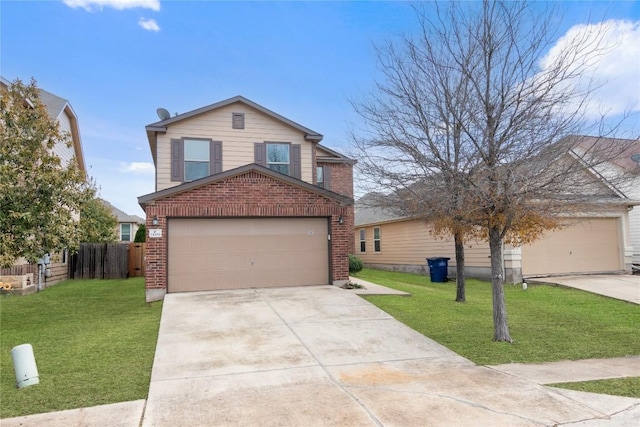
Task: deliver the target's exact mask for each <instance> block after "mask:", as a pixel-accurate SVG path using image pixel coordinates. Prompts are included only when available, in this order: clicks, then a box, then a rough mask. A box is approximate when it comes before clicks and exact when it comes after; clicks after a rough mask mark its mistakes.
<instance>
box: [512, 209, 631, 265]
mask: <svg viewBox="0 0 640 427" xmlns="http://www.w3.org/2000/svg"><path fill="white" fill-rule="evenodd" d="M622 268H623V267H622V265H621V254H620V235H619V221H618V219H616V218H597V219H596V218H593V219H585V220H582V221H580V222H577V223H573V224H571V225H569V226H568V227H566V228H563V229H560V230H556V231H551V232H549V233H548V234H547V236H546V237H544V238H543V239H541V240H538V241H536V242H534V243H532V244H530V245H525V246H523V247H522V274H523V275H525V276H532V275H544V274H569V273H594V272H605V271H619V270H621V269H622Z"/></svg>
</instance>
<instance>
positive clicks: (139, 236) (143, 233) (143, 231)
mask: <svg viewBox="0 0 640 427" xmlns="http://www.w3.org/2000/svg"><path fill="white" fill-rule="evenodd" d="M146 240H147V226H146V225H144V224H140V227H139V228H138V231H136V237H135V238H134V239H133V241H134V243H144V242H145V241H146Z"/></svg>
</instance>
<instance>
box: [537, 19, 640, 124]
mask: <svg viewBox="0 0 640 427" xmlns="http://www.w3.org/2000/svg"><path fill="white" fill-rule="evenodd" d="M578 42H580V45H582V46H583V48H585V49H584V52H585V54H584V55H582V56H581V57H579V58H575V61H574V64H575V67H582V66H586V68H587V70H588V73H586V74H585V75H583V76H581V78H580V79H579V81H577V86H575V88H576V89H577V90H578V91H589V90H591V95H590V100H589V102H588V103H587V104H586V105H585V114H586V116H587V118H591V119H597V118H599V117H601V115H603V114H605V115H607V116H613V115H618V114H621V113H624V112H632V111H640V66H639V64H640V49H639V48H638V46H640V21H636V22H631V21H624V20H608V21H605V22H600V23H597V24H588V25H584V24H581V25H576V26H573V27H572V28H570V29H569V31H567V33H566V34H565V35H564V36H562V37H561V38H560V39H558V41H557V43H556V44H555V45H554V46H553V47H552V48H551V49H550V50H549V53H548V54H547V55H546V56H545V57H544V58H543V59H542V61H541V62H540V64H541V66H542V68H543V69H546V68H547V67H549V66H551V64H553V62H554V60H556V59H557V58H558V55H561V52H563V51H566V49H568V48H570V47H572V46H573V47H575V46H576V43H578ZM576 69H577V68H576ZM590 88H591V89H590Z"/></svg>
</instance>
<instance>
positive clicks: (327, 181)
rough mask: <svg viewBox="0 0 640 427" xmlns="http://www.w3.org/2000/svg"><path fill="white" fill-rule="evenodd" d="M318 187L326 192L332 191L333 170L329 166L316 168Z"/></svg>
mask: <svg viewBox="0 0 640 427" xmlns="http://www.w3.org/2000/svg"><path fill="white" fill-rule="evenodd" d="M316 185H317V186H318V187H322V188H324V189H326V190H330V189H331V168H329V167H327V166H318V167H316Z"/></svg>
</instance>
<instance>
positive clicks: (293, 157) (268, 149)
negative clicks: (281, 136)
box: [254, 141, 302, 179]
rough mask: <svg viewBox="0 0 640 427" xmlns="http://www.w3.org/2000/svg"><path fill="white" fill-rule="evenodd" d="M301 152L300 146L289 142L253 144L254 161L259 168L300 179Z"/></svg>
mask: <svg viewBox="0 0 640 427" xmlns="http://www.w3.org/2000/svg"><path fill="white" fill-rule="evenodd" d="M301 150H302V149H301V147H300V144H291V143H289V142H272V141H266V142H256V143H255V144H254V161H255V162H256V163H257V164H259V165H260V166H264V167H266V168H269V169H271V170H274V171H276V172H280V173H282V174H284V175H289V176H291V177H293V178H298V179H300V178H301V173H302V161H301V158H302V156H301Z"/></svg>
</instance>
